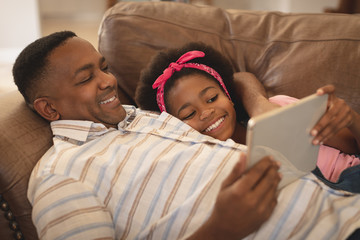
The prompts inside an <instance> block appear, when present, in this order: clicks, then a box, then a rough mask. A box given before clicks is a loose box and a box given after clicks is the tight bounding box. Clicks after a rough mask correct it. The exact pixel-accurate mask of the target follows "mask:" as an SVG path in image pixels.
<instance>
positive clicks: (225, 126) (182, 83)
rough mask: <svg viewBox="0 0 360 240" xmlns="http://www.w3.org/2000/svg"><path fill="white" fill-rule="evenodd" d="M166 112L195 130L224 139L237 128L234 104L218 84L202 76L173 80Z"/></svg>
mask: <svg viewBox="0 0 360 240" xmlns="http://www.w3.org/2000/svg"><path fill="white" fill-rule="evenodd" d="M166 100H167V101H168V108H169V109H168V112H169V113H170V114H172V115H173V116H175V117H177V118H179V119H180V120H182V121H184V122H185V123H187V124H188V125H190V126H191V127H192V128H194V129H195V130H197V131H199V132H200V133H203V134H205V135H209V136H211V137H214V138H217V139H219V140H226V139H228V138H231V137H232V136H233V134H234V131H235V127H236V113H235V109H234V104H233V103H232V101H230V99H229V98H228V97H227V95H226V94H225V93H224V92H223V90H222V88H221V87H220V86H219V84H218V83H217V82H216V81H215V80H212V79H209V78H208V77H206V76H204V75H201V74H193V75H189V76H184V77H181V78H179V79H177V80H176V82H175V84H174V86H173V87H172V88H171V89H170V91H169V92H168V95H167V99H166Z"/></svg>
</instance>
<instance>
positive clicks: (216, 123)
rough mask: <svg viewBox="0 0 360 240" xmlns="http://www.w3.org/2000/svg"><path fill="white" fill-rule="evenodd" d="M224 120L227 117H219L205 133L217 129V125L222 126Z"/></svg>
mask: <svg viewBox="0 0 360 240" xmlns="http://www.w3.org/2000/svg"><path fill="white" fill-rule="evenodd" d="M224 120H225V117H221V118H219V119H218V120H217V121H216V122H215V123H213V124H211V125H210V126H209V127H208V128H206V129H205V130H204V132H205V133H208V132H210V131H212V130H214V129H216V128H217V127H219V126H220V124H221V123H222V122H224Z"/></svg>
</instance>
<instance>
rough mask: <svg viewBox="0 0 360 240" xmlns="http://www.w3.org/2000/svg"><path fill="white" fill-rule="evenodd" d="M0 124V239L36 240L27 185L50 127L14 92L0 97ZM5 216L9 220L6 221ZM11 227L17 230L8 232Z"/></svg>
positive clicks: (47, 142) (49, 142) (49, 138)
mask: <svg viewBox="0 0 360 240" xmlns="http://www.w3.org/2000/svg"><path fill="white" fill-rule="evenodd" d="M0 123H1V124H0V166H1V168H0V195H1V198H2V204H5V203H6V204H7V206H6V207H5V206H3V208H2V209H3V211H4V214H1V216H0V218H1V220H0V227H1V231H0V239H8V236H9V235H13V236H14V234H18V235H19V232H21V233H22V235H23V236H24V238H25V239H38V237H37V234H36V230H35V228H34V226H33V224H32V221H31V211H32V208H31V205H30V203H29V201H28V200H27V197H26V196H27V185H28V180H29V177H30V174H31V171H32V169H33V168H34V166H35V164H36V163H37V161H38V160H39V159H40V157H41V156H42V155H43V154H44V153H45V152H46V151H47V149H49V148H50V146H51V145H52V134H51V130H50V125H49V123H48V122H46V121H45V120H43V119H42V118H40V117H39V116H38V115H37V114H35V113H34V112H32V111H31V110H30V109H29V108H28V107H27V106H26V105H25V102H24V100H23V97H22V96H21V95H20V93H18V92H17V91H13V92H9V93H4V94H1V95H0ZM5 213H6V214H7V215H9V214H10V215H12V218H9V217H8V219H6V218H5V215H6V214H5ZM13 224H17V227H16V228H14V226H13V230H11V225H13ZM4 225H7V228H5V229H3V226H4ZM14 230H15V231H14Z"/></svg>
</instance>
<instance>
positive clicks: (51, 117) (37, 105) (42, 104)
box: [33, 97, 60, 122]
mask: <svg viewBox="0 0 360 240" xmlns="http://www.w3.org/2000/svg"><path fill="white" fill-rule="evenodd" d="M33 106H34V109H35V111H36V112H37V113H39V114H40V115H41V116H42V117H43V118H45V119H46V120H48V121H50V122H51V121H55V120H59V119H60V113H59V112H58V111H57V110H56V109H55V108H54V106H53V105H52V103H51V101H50V99H48V98H47V97H41V98H37V99H35V101H34V104H33Z"/></svg>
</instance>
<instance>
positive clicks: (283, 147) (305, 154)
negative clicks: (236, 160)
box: [246, 94, 328, 188]
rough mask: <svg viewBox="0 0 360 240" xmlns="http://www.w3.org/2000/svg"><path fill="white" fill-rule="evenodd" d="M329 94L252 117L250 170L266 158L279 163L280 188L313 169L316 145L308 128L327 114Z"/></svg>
mask: <svg viewBox="0 0 360 240" xmlns="http://www.w3.org/2000/svg"><path fill="white" fill-rule="evenodd" d="M327 98H328V95H327V94H324V95H321V96H317V95H316V94H313V95H310V96H308V97H305V98H303V99H301V100H299V101H298V102H295V103H292V104H289V105H286V106H284V107H280V108H278V109H275V110H272V111H269V112H266V113H264V114H261V115H259V116H256V117H254V118H251V119H250V120H249V122H248V126H247V134H246V142H247V145H248V164H247V166H248V167H250V166H252V165H254V164H255V163H256V162H257V161H259V160H260V159H261V158H263V157H264V156H267V155H272V156H273V157H274V159H275V160H276V161H279V162H280V163H281V167H280V172H281V173H282V175H283V178H282V180H281V182H280V184H279V188H281V187H283V186H285V185H287V184H289V183H290V182H292V181H294V180H296V179H297V178H299V177H301V176H303V175H305V174H307V173H309V172H310V171H312V170H314V169H315V167H316V162H317V157H318V152H319V145H313V144H312V143H311V142H312V140H313V137H312V136H311V135H310V131H311V129H312V128H313V127H314V126H315V124H316V123H317V122H318V121H319V120H320V118H321V116H322V115H323V114H324V113H325V111H326V105H327Z"/></svg>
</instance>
